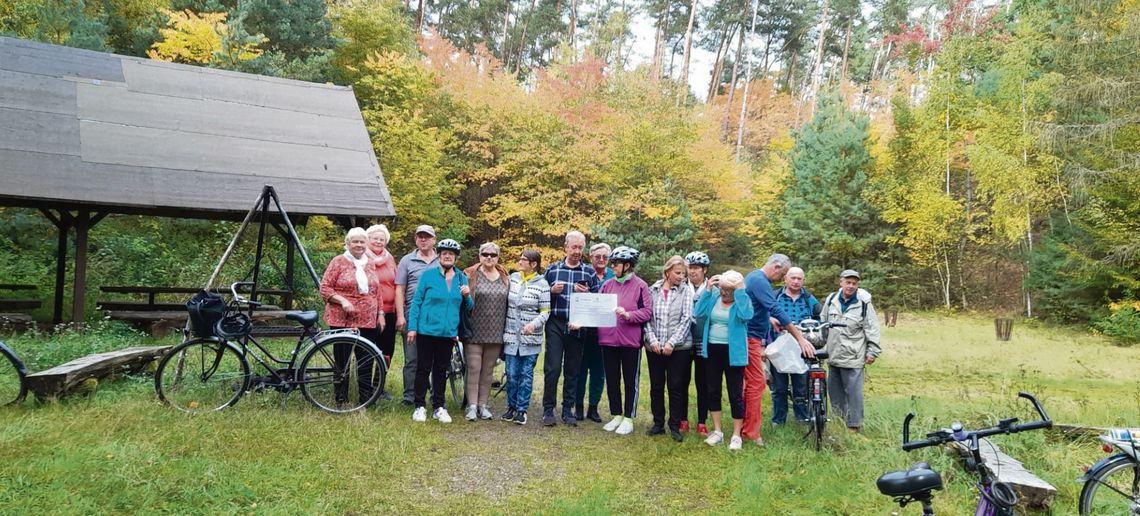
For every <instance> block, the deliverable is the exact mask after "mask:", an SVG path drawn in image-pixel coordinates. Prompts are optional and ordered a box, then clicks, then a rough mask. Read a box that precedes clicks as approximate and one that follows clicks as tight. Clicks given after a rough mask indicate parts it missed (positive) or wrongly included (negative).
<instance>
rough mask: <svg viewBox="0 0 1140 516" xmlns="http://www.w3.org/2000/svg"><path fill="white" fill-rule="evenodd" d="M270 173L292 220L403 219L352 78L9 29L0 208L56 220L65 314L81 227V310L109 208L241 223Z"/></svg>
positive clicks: (1, 86)
mask: <svg viewBox="0 0 1140 516" xmlns="http://www.w3.org/2000/svg"><path fill="white" fill-rule="evenodd" d="M267 184H270V185H272V186H273V187H274V188H275V189H276V191H277V192H278V194H279V195H280V196H281V198H282V199H284V201H285V202H286V203H287V206H288V209H289V213H290V215H291V216H293V217H294V219H295V220H296V219H301V220H303V219H304V218H305V217H307V216H310V215H326V216H331V217H334V218H336V219H338V220H340V221H342V222H343V223H346V224H350V223H355V221H356V219H375V218H379V217H394V216H395V211H394V209H393V207H392V202H391V198H390V196H389V194H388V188H387V186H386V184H385V183H384V177H383V176H382V175H381V172H380V166H379V164H378V163H377V161H376V155H375V153H374V151H373V148H372V142H371V139H370V138H369V135H368V131H367V129H366V127H365V125H364V120H363V119H362V117H361V115H360V109H359V107H358V105H357V103H356V98H355V97H354V96H353V93H352V89H351V88H349V87H344V86H332V85H325V84H314V83H308V82H302V81H294V80H287V79H279V78H275V77H265V76H259V75H251V74H244V73H237V72H230V71H224V70H217V69H212V68H201V67H195V66H187V65H181V64H175V63H165V62H160V61H152V60H149V59H143V58H136V57H126V56H119V55H114V54H107V53H102V52H93V51H89V50H81V49H75V48H69V47H61V46H55V45H48V44H44V43H38V42H32V41H25V40H20V39H13V38H7V37H0V206H15V207H26V208H36V209H39V210H40V211H41V212H42V213H43V214H44V215H45V216H46V217H47V218H48V219H49V220H51V222H52V223H53V224H54V225H55V226H56V227H57V228H58V229H59V243H58V252H57V268H56V283H55V306H54V311H53V315H54V319H55V321H56V322H59V321H60V320H61V319H62V314H63V290H64V281H65V271H66V261H67V240H68V233H69V231H71V230H72V229H74V230H75V237H74V238H75V280H74V292H73V297H72V303H73V308H72V313H73V318H74V319H75V320H76V321H79V320H82V317H83V314H84V311H85V306H86V305H85V291H86V266H87V236H88V231H89V230H90V228H91V227H92V226H93V225H95V224H96V223H98V222H99V221H100V220H102V219H103V217H105V216H106V215H108V214H112V213H119V214H135V215H152V216H164V217H187V218H204V219H215V220H242V218H243V217H244V216H245V215H246V214H247V212H248V211H249V208H250V204H251V202H253V201H254V200H255V199H257V198H258V196H259V195H260V194H261V192H262V189H263V187H264V186H265V185H267ZM289 249H290V250H292V247H291V246H290V247H289ZM290 261H291V260H290Z"/></svg>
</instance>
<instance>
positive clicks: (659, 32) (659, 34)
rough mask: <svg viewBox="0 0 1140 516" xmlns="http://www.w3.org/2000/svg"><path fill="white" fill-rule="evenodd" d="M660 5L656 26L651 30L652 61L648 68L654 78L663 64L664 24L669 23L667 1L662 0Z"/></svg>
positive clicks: (658, 77)
mask: <svg viewBox="0 0 1140 516" xmlns="http://www.w3.org/2000/svg"><path fill="white" fill-rule="evenodd" d="M662 5H663V7H662V8H661V14H660V16H658V17H657V24H656V28H655V29H654V31H653V61H652V63H651V65H650V69H651V70H652V73H653V79H654V80H657V79H660V78H661V72H662V70H663V68H664V66H665V25H666V24H668V23H669V2H668V1H666V2H663V3H662Z"/></svg>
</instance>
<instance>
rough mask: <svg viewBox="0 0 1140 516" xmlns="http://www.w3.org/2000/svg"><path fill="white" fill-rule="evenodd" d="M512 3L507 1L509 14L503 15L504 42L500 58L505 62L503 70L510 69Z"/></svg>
mask: <svg viewBox="0 0 1140 516" xmlns="http://www.w3.org/2000/svg"><path fill="white" fill-rule="evenodd" d="M511 2H512V0H507V13H506V14H504V15H503V42H502V44H500V45H499V52H500V54H502V55H500V56H499V58H500V59H502V60H503V68H509V66H510V59H511V51H510V48H509V47H508V46H507V45H508V44H509V41H508V40H509V39H510V35H511Z"/></svg>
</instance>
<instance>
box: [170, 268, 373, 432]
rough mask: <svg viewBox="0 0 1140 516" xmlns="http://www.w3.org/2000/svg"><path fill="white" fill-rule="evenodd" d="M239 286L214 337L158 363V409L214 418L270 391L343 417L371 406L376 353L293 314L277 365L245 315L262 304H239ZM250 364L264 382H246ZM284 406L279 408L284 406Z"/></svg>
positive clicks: (304, 314) (306, 314)
mask: <svg viewBox="0 0 1140 516" xmlns="http://www.w3.org/2000/svg"><path fill="white" fill-rule="evenodd" d="M252 285H253V284H252V283H247V282H238V283H234V284H233V285H231V286H230V292H231V293H232V294H233V297H232V298H231V301H230V303H229V304H228V305H227V307H226V314H225V316H224V317H222V318H221V319H220V320H218V321H217V322H216V324H215V330H214V333H215V336H212V337H201V338H195V339H192V340H188V341H186V342H183V343H182V344H179V345H177V346H175V347H174V348H172V349H171V350H170V351H168V352H167V353H166V354H165V355H163V357H162V359H161V360H160V361H159V364H158V369H157V371H156V373H155V377H154V387H155V390H156V391H157V393H158V397H159V399H160V400H162V401H163V402H165V403H167V404H169V405H170V406H172V407H175V408H177V409H178V410H181V411H183V412H190V413H197V412H212V411H218V410H222V409H225V408H227V407H230V406H232V405H233V404H235V403H237V401H238V400H239V399H240V398H241V397H242V395H244V394H245V393H247V392H250V391H262V390H265V389H274V390H276V391H278V392H280V393H282V395H285V396H287V395H288V394H289V393H291V392H293V391H295V390H300V391H301V394H302V395H303V396H304V398H305V399H306V400H308V401H309V402H310V403H312V404H313V405H314V406H316V407H317V408H319V409H321V410H324V411H327V412H332V413H348V412H354V411H357V410H360V409H363V408H365V407H367V406H369V405H371V404H372V403H373V402H374V401H375V400H376V399H377V398H378V397H379V396H380V389H379V387H380V386H382V385H384V379H385V377H386V376H387V374H388V370H387V363H386V362H385V360H384V359H383V358H382V355H381V353H380V350H379V349H378V348H377V347H376V345H375V344H373V343H372V342H370V341H369V340H368V339H366V338H364V337H361V336H360V335H359V332H358V331H357V330H354V329H343V330H328V331H319V330H318V329H317V328H315V326H316V323H317V318H318V316H317V312H315V311H291V312H286V315H285V318H286V319H288V320H290V321H294V322H296V323H298V324H299V325H301V326H302V328H303V332H302V334H301V336H299V337H298V338H297V343H296V344H295V345H294V347H293V349H292V351H291V352H290V353H289V356H288V357H284V358H279V357H277V356H275V355H274V354H273V353H272V352H271V351H269V350H268V349H267V348H266V347H265V346H264V345H263V344H262V343H260V342H258V341H257V339H256V338H254V337H253V336H251V335H250V332H251V330H252V322H251V319H250V316H249V315H247V314H246V313H243V310H250V311H252V309H253V308H254V307H256V306H259V305H260V303H258V302H256V301H251V300H249V299H246V298H244V297H242V296H241V295H240V294H239V293H238V288H240V287H247V286H252ZM250 358H252V359H253V360H254V362H256V363H257V364H258V365H260V366H261V369H263V370H264V371H265V373H266V374H265V375H258V376H256V377H254V376H252V375H251V366H250V360H249V359H250ZM282 403H284V400H283V401H282Z"/></svg>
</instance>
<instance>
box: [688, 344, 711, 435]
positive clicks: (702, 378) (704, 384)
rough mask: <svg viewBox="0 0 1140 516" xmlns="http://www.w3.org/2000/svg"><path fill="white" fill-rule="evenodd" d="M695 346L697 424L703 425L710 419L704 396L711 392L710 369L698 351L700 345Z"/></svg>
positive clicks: (694, 377) (694, 381)
mask: <svg viewBox="0 0 1140 516" xmlns="http://www.w3.org/2000/svg"><path fill="white" fill-rule="evenodd" d="M693 346H694V347H693V353H692V357H693V359H692V360H693V383H695V384H696V385H697V423H699V424H703V423H706V422H708V419H709V402H708V400H707V399H705V395H704V393H705V391H707V390H709V387H708V371H707V369H708V367H707V366H706V365H705V358H704V357H702V356H701V354H700V352H699V351H698V350H697V349H696V346H700V343H694V344H693ZM688 388H689V386H688V385H685V389H686V390H688Z"/></svg>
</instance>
